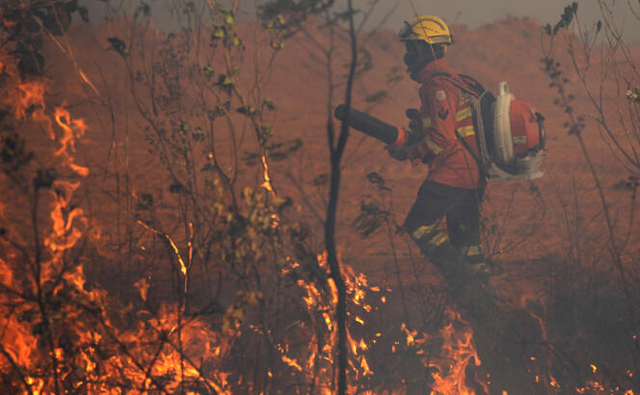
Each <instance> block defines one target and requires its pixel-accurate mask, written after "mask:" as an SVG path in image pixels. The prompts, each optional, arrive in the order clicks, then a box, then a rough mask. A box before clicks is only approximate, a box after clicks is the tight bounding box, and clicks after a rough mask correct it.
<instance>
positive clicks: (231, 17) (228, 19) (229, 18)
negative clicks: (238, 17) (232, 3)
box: [224, 14, 235, 25]
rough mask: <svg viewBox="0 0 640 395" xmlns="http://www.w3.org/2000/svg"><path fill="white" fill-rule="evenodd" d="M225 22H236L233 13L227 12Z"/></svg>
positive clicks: (231, 23)
mask: <svg viewBox="0 0 640 395" xmlns="http://www.w3.org/2000/svg"><path fill="white" fill-rule="evenodd" d="M224 22H225V23H226V24H227V25H233V23H234V22H235V20H234V19H233V15H231V14H227V15H225V17H224Z"/></svg>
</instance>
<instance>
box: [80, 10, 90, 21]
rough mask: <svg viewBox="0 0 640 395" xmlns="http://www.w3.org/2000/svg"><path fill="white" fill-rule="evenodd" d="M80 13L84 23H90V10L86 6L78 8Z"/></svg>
mask: <svg viewBox="0 0 640 395" xmlns="http://www.w3.org/2000/svg"><path fill="white" fill-rule="evenodd" d="M78 13H79V14H80V18H81V19H82V21H84V22H89V9H88V8H87V7H85V6H80V7H78Z"/></svg>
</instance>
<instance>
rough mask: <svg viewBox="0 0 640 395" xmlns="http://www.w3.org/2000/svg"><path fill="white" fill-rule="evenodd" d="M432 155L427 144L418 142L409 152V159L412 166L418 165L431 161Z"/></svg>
mask: <svg viewBox="0 0 640 395" xmlns="http://www.w3.org/2000/svg"><path fill="white" fill-rule="evenodd" d="M433 157H434V154H433V152H432V151H431V150H430V149H429V147H428V146H427V143H425V142H424V140H423V141H420V142H419V143H417V144H415V145H413V146H412V147H411V150H410V151H409V159H411V163H412V164H413V165H419V164H420V163H429V162H431V160H432V159H433Z"/></svg>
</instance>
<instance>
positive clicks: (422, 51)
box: [404, 40, 435, 80]
mask: <svg viewBox="0 0 640 395" xmlns="http://www.w3.org/2000/svg"><path fill="white" fill-rule="evenodd" d="M434 59H435V55H434V53H433V49H432V48H431V46H430V45H429V44H427V43H425V42H424V41H419V40H411V41H405V54H404V64H406V65H407V72H408V73H409V74H410V75H411V78H413V79H414V80H415V79H416V78H417V77H418V73H420V71H422V69H423V68H424V66H426V65H427V64H428V63H429V62H431V61H432V60H434Z"/></svg>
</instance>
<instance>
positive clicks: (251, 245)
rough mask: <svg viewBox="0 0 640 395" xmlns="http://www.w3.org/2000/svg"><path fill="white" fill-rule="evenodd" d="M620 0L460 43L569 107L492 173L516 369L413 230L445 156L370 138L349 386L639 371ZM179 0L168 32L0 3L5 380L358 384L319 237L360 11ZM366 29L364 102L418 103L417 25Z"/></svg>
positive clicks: (361, 149)
mask: <svg viewBox="0 0 640 395" xmlns="http://www.w3.org/2000/svg"><path fill="white" fill-rule="evenodd" d="M600 2H601V5H602V10H603V22H602V23H601V24H600V25H597V26H594V30H593V31H590V32H586V31H585V30H584V28H583V27H582V28H581V27H580V25H579V24H576V23H575V16H576V13H575V11H576V10H575V9H573V8H572V7H568V8H567V9H566V10H565V13H564V14H563V16H562V17H561V22H559V23H558V24H557V25H555V26H551V25H550V26H549V27H548V28H547V30H548V31H547V33H545V29H544V27H541V26H539V25H538V24H537V22H535V21H533V20H530V19H513V18H510V19H507V20H504V21H500V22H496V23H494V24H491V25H487V26H483V27H481V28H479V29H477V30H474V31H468V30H467V29H466V28H464V27H462V26H457V27H454V29H456V32H457V33H456V37H457V41H458V44H457V45H456V47H454V48H452V50H451V51H450V55H449V59H450V63H451V64H452V65H453V66H454V67H457V68H459V69H460V70H461V71H462V72H464V73H467V74H471V75H474V76H476V77H477V78H478V79H480V80H481V81H482V82H483V83H484V84H485V85H486V86H487V87H490V88H491V87H494V86H497V82H498V81H500V80H505V79H506V80H509V81H510V86H511V88H512V91H514V92H516V94H518V93H522V95H523V96H527V97H529V98H530V99H532V101H534V102H535V103H536V104H538V105H539V107H540V109H541V110H542V112H543V113H544V114H545V115H546V116H547V120H548V124H547V125H548V129H549V136H550V141H549V142H548V154H547V158H546V162H547V165H546V175H545V177H544V178H543V179H541V180H537V181H534V182H522V183H520V182H518V183H515V182H514V183H506V184H501V185H497V184H492V185H490V188H489V190H488V197H487V201H486V202H485V204H484V213H483V216H484V223H483V225H484V231H485V242H486V250H487V251H489V252H490V254H491V256H492V258H493V260H495V261H496V263H497V265H498V266H499V267H500V268H501V269H502V273H501V274H500V275H497V276H495V277H494V278H492V284H493V285H494V288H495V289H496V290H497V293H498V296H499V298H500V299H499V303H500V306H501V308H502V310H503V312H504V316H505V322H506V324H507V325H508V326H509V328H510V330H509V332H508V336H506V337H505V339H504V341H503V343H504V344H502V345H501V346H500V347H499V354H500V357H502V358H504V359H505V360H506V361H507V364H506V366H507V369H506V370H505V371H503V372H495V371H491V369H490V367H491V366H494V365H492V364H491V363H485V364H482V363H480V361H482V360H483V358H484V356H483V355H479V356H478V355H477V354H476V347H475V344H474V341H473V330H472V328H471V326H470V325H469V324H467V323H466V321H465V319H464V317H461V316H460V315H459V314H458V313H457V312H456V308H455V304H454V303H452V301H451V300H450V299H449V297H448V296H447V293H446V291H445V290H444V287H443V286H442V284H441V281H440V279H439V277H438V275H437V273H436V271H435V270H434V269H433V268H432V267H430V265H429V264H428V263H427V262H426V261H425V260H424V258H422V257H421V256H419V254H418V252H417V249H416V248H414V247H413V246H412V245H410V243H409V240H408V239H407V238H405V237H404V236H403V235H401V234H397V233H396V225H397V223H400V222H401V221H402V218H403V216H404V214H405V213H406V211H407V209H408V208H409V205H410V204H411V203H412V201H413V199H414V196H415V192H416V190H417V187H418V185H419V183H420V182H421V180H422V178H424V175H425V172H426V169H425V168H412V167H411V165H409V164H405V163H399V162H394V161H393V160H392V159H389V158H387V157H386V154H385V152H384V151H383V149H382V147H380V146H379V145H377V143H376V142H373V141H371V140H370V139H367V138H365V137H363V136H360V135H354V134H352V135H351V136H350V137H349V141H348V143H347V145H346V150H345V152H344V158H343V160H342V162H341V170H342V180H343V181H342V186H341V190H340V200H339V202H340V204H339V205H338V211H337V228H336V234H337V236H336V239H337V245H338V252H339V255H340V258H341V266H342V277H343V278H344V281H345V285H346V289H345V290H346V296H347V305H346V308H347V317H346V321H347V334H346V335H347V336H346V340H347V345H348V364H347V388H346V392H347V393H350V394H424V393H430V391H433V393H434V394H439V395H448V394H451V395H452V394H475V395H480V394H486V393H488V391H490V388H491V384H488V382H490V381H491V377H489V376H488V375H493V376H494V377H496V376H499V375H501V374H502V376H505V377H509V378H510V382H509V385H510V387H509V388H510V392H509V394H511V395H518V394H525V393H535V394H575V393H581V394H625V395H631V394H638V393H639V391H640V382H639V381H638V374H640V371H639V369H638V366H639V365H638V364H640V349H639V347H640V344H639V343H638V342H639V339H638V337H637V336H638V335H640V333H639V332H638V327H637V326H638V324H639V323H638V314H639V313H640V311H638V307H637V306H638V305H639V300H638V299H639V297H640V294H639V292H638V290H639V289H640V272H639V271H638V259H639V257H640V250H639V249H638V241H639V240H638V239H639V238H638V235H639V233H638V231H639V229H638V225H637V223H636V222H637V221H635V210H636V207H637V202H636V193H637V188H638V176H639V174H640V171H639V167H640V165H639V163H640V160H639V159H638V158H639V156H638V155H640V154H639V153H638V152H639V151H640V147H639V144H640V132H639V130H640V129H639V127H640V119H639V118H638V115H639V114H640V112H639V110H640V107H639V106H640V100H639V99H638V95H639V94H640V93H639V89H640V88H639V87H640V75H639V74H638V72H637V68H636V67H637V64H638V60H639V58H638V49H637V48H636V47H633V46H629V45H626V44H625V42H624V40H623V39H622V36H621V35H620V34H619V33H618V32H617V30H616V26H615V21H614V20H612V19H611V17H610V15H611V14H610V13H608V8H607V7H608V4H609V3H608V2H605V1H604V0H600ZM170 4H172V5H173V6H174V8H173V13H172V17H174V22H175V24H176V25H177V26H178V27H179V29H178V30H177V31H176V32H175V33H171V34H168V33H166V32H160V31H158V30H157V29H156V28H155V27H154V26H153V23H152V20H151V18H150V13H152V12H153V9H152V8H150V7H148V6H146V5H144V3H142V5H140V7H138V8H133V9H131V10H130V11H131V12H128V11H127V12H125V11H124V10H125V9H126V7H123V8H122V9H115V8H109V13H108V15H109V16H110V19H109V20H108V21H107V22H106V23H105V24H104V25H100V26H93V25H88V24H85V23H82V22H80V21H79V20H78V16H86V10H85V9H84V8H82V3H80V7H78V4H76V2H74V1H69V2H63V1H54V2H52V3H51V4H49V3H46V4H45V3H39V2H21V1H7V2H5V3H4V4H3V5H2V8H1V12H2V23H3V24H2V27H1V28H0V34H2V37H1V39H2V48H1V52H0V68H1V71H2V75H1V76H0V89H1V90H2V94H1V97H2V99H0V110H1V111H0V123H1V125H2V129H1V131H0V169H1V170H2V173H0V192H1V194H2V195H1V196H2V199H1V200H0V314H1V315H2V317H3V319H2V321H1V322H0V339H1V342H0V378H1V379H0V391H1V392H2V393H7V394H63V393H69V394H103V393H110V394H111V393H113V394H123V393H126V394H276V393H282V394H293V393H295V394H333V393H337V392H338V387H337V381H338V380H337V378H338V369H337V367H336V366H337V348H338V347H337V345H338V331H337V321H336V314H335V312H336V304H337V289H336V285H335V281H334V279H335V277H332V276H331V273H330V272H331V271H330V269H329V264H328V263H327V255H326V253H324V251H325V244H324V240H323V238H324V231H325V229H324V225H325V221H326V219H325V215H326V211H327V206H328V204H329V197H328V191H329V186H330V184H329V181H330V179H331V177H330V176H329V174H330V165H329V160H328V158H329V147H328V143H327V140H328V138H327V119H329V118H330V117H331V109H332V107H333V106H334V104H336V103H337V102H340V101H342V100H343V97H344V96H345V89H346V84H347V81H348V80H347V76H348V67H349V61H350V53H349V51H350V48H349V40H350V36H349V33H348V31H347V30H345V29H344V27H343V25H342V24H341V23H342V22H343V21H345V20H347V19H345V17H348V14H346V15H345V14H344V13H340V12H339V11H340V10H339V9H337V8H335V6H333V5H331V4H324V5H323V3H320V2H313V1H309V2H302V3H300V4H302V5H305V6H306V7H307V8H304V7H301V8H299V9H296V10H291V9H286V8H285V9H283V8H278V7H285V6H286V7H289V6H290V5H283V4H284V3H279V2H276V3H273V7H272V8H267V9H263V10H262V12H263V14H262V17H263V20H262V22H260V23H252V22H238V21H237V18H238V8H237V7H238V4H227V5H226V6H222V5H220V4H217V3H213V2H207V1H205V2H202V3H192V2H184V3H183V2H170ZM107 7H110V5H108V3H107ZM367 7H368V6H367ZM342 11H344V10H342ZM367 12H368V11H367V10H366V9H365V10H364V15H367ZM578 15H579V13H578ZM73 18H75V19H73ZM72 20H73V21H74V23H71V21H72ZM636 22H637V21H636ZM507 32H508V33H509V34H506V33H507ZM358 33H359V35H358V45H359V46H358V48H359V51H358V52H357V59H358V64H357V67H356V69H355V80H354V86H353V92H354V106H355V107H357V108H359V109H363V110H364V109H366V110H367V111H370V112H371V113H372V114H376V115H377V116H379V117H380V118H381V119H384V120H385V121H387V122H391V123H396V124H398V125H402V124H404V123H406V122H407V121H406V120H404V119H403V118H402V116H403V114H404V110H405V109H406V108H408V107H414V106H415V105H416V102H415V101H416V99H417V96H416V95H415V90H416V86H415V85H414V84H413V83H412V82H411V81H409V80H408V78H406V77H404V76H403V70H402V68H399V66H401V56H402V48H401V46H398V45H397V43H396V42H395V37H394V34H393V32H388V31H384V30H381V31H374V32H358ZM487 42H490V43H492V44H491V45H487V44H486V43H487ZM481 43H483V44H482V45H481ZM540 43H542V46H540ZM540 58H543V62H542V63H540V61H539V59H540ZM550 83H551V86H550V85H549V84H550ZM407 92H410V93H407ZM332 148H333V145H332ZM493 357H494V356H492V357H491V358H493ZM503 378H504V377H503ZM507 381H509V380H507Z"/></svg>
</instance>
